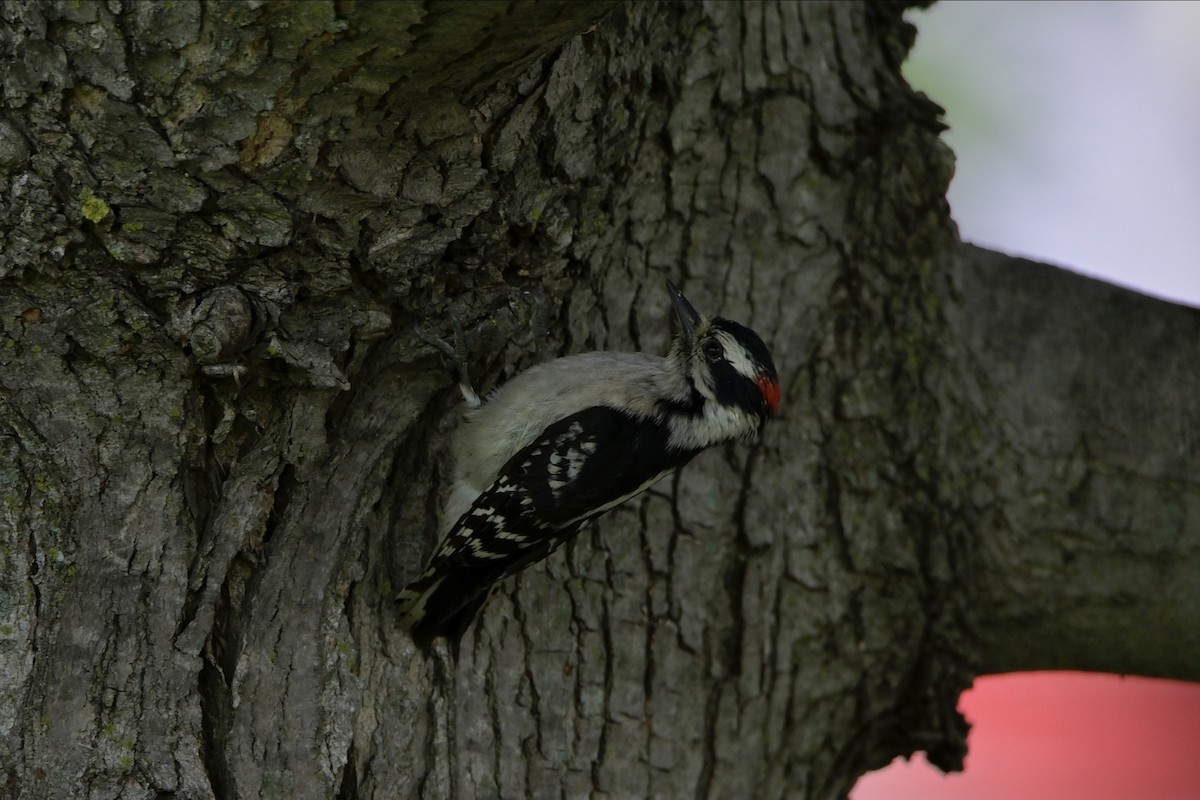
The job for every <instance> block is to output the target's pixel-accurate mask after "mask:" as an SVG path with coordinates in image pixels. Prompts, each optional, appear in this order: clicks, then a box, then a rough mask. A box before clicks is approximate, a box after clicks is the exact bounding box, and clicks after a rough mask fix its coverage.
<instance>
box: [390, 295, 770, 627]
mask: <svg viewBox="0 0 1200 800" xmlns="http://www.w3.org/2000/svg"><path fill="white" fill-rule="evenodd" d="M667 289H668V291H669V292H670V295H671V301H672V303H674V306H675V313H676V314H677V315H678V317H679V322H680V326H681V328H682V330H681V331H680V333H679V335H678V336H677V337H676V339H675V342H674V345H673V347H672V348H671V352H670V354H669V355H668V356H667V357H666V358H661V357H659V356H653V355H649V354H646V353H613V352H597V353H582V354H580V355H573V356H566V357H564V358H557V359H554V360H553V361H548V362H546V363H544V364H539V365H537V366H534V367H531V368H530V369H528V370H526V371H525V372H522V373H521V374H519V375H517V376H516V377H514V378H513V379H512V380H510V381H508V382H507V383H506V384H504V386H502V387H501V388H500V389H498V390H496V391H494V392H493V393H492V394H491V395H489V396H488V398H487V399H486V401H484V402H482V403H481V402H480V401H479V399H478V397H477V396H476V395H475V393H474V391H473V390H472V389H471V388H470V385H469V384H468V383H466V382H465V381H464V384H463V394H464V395H465V396H466V398H467V401H468V405H471V406H473V408H471V409H470V410H468V411H467V414H466V418H465V419H464V420H463V421H462V423H461V424H460V426H459V428H458V429H457V430H456V431H455V434H454V440H453V443H452V445H451V450H452V453H453V456H454V469H455V479H454V485H453V488H452V490H451V493H450V496H449V498H448V500H447V503H446V509H445V517H444V522H445V523H446V524H447V525H448V526H449V527H448V529H447V530H446V532H445V535H444V536H443V538H442V541H441V544H440V545H439V546H438V548H437V551H436V552H435V553H434V556H433V558H432V559H431V560H430V562H429V566H428V567H426V569H425V571H424V572H422V573H421V575H420V576H418V577H417V578H416V579H415V580H414V581H413V582H412V583H410V584H409V585H408V586H406V587H405V588H404V589H403V590H401V591H400V593H399V596H398V597H397V600H398V602H399V604H400V613H401V622H402V625H403V626H404V627H405V628H406V629H407V630H409V632H410V633H411V635H412V637H413V639H414V641H416V642H417V643H418V644H420V645H422V646H427V645H428V644H429V643H430V642H431V641H432V639H433V638H434V637H436V636H447V637H449V638H451V639H452V641H453V642H455V643H457V640H458V638H459V637H461V635H462V633H463V632H464V631H465V630H466V627H467V626H468V625H469V624H470V622H471V620H472V619H473V618H474V617H475V614H476V613H477V612H478V611H479V609H480V607H481V606H482V605H483V603H484V602H485V601H486V600H487V598H488V595H489V594H490V592H491V591H492V589H493V588H494V587H495V586H496V584H497V583H498V582H499V581H500V580H502V579H503V578H505V577H507V576H509V575H513V574H515V573H517V572H519V571H520V570H522V569H524V568H525V567H527V566H529V565H530V564H533V563H535V562H537V561H540V560H542V559H543V558H545V557H546V556H548V555H550V553H552V552H554V551H555V550H556V549H558V547H560V546H561V545H562V544H563V543H564V542H567V541H569V540H570V539H571V538H572V537H573V536H574V535H575V534H576V533H578V532H579V529H580V528H582V527H583V526H584V525H585V524H586V523H587V522H589V521H590V520H592V519H594V518H596V517H598V516H600V515H601V514H603V513H604V512H605V511H608V510H609V509H610V508H612V507H614V506H616V505H619V504H620V503H623V502H624V501H626V500H628V499H629V498H631V497H633V496H634V495H636V494H639V493H640V492H642V491H645V490H646V489H647V488H649V487H650V486H651V485H652V484H654V483H655V482H656V481H658V480H659V479H660V478H662V477H664V476H666V475H668V474H670V473H671V472H672V471H673V470H675V469H676V468H677V467H680V466H682V465H683V464H686V463H687V462H688V461H690V460H691V459H692V457H693V456H695V455H696V454H697V453H699V452H700V451H701V450H704V449H705V448H707V447H712V446H713V445H717V444H721V443H723V442H731V441H736V440H743V441H747V440H753V439H755V438H756V437H757V436H758V435H759V433H761V431H762V429H763V426H764V425H765V424H766V422H767V419H768V418H770V417H771V416H774V415H775V414H776V413H778V411H779V399H780V390H779V376H778V375H777V374H776V372H775V365H774V363H773V362H772V361H771V354H770V352H768V350H767V348H766V345H764V344H763V341H762V339H760V338H759V336H758V334H756V333H755V332H754V331H752V330H750V329H749V328H747V327H745V326H743V325H739V324H738V323H736V322H732V321H730V320H727V319H722V318H721V317H716V318H714V319H706V318H705V317H702V316H701V315H700V314H698V313H697V312H696V310H695V309H694V308H693V307H692V304H691V303H689V302H688V301H687V298H685V297H684V296H683V293H682V292H680V291H679V289H677V288H676V287H675V285H674V284H672V283H671V282H670V281H667Z"/></svg>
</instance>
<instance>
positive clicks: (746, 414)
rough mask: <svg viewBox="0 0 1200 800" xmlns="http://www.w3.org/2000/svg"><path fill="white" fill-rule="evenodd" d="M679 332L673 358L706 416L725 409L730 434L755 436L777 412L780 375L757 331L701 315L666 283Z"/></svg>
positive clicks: (677, 289) (728, 321)
mask: <svg viewBox="0 0 1200 800" xmlns="http://www.w3.org/2000/svg"><path fill="white" fill-rule="evenodd" d="M667 291H668V292H669V293H670V295H671V302H672V303H673V304H674V306H675V313H676V315H678V317H679V324H680V326H681V328H682V330H681V331H680V333H679V336H678V337H677V338H676V339H675V345H674V347H673V349H672V351H671V359H672V360H673V361H674V362H675V363H676V364H677V366H678V367H679V368H680V369H681V370H682V371H683V373H684V375H685V377H686V378H687V379H688V380H689V381H690V382H691V385H692V388H693V390H694V391H695V392H696V393H697V394H699V396H700V397H701V398H703V404H702V405H703V406H704V407H705V408H704V413H705V415H707V416H712V415H714V414H717V413H718V411H724V412H725V415H726V416H728V417H730V423H731V424H736V423H737V422H739V421H745V422H747V423H749V424H748V425H737V427H738V428H739V430H737V431H736V436H735V437H734V438H744V437H747V436H749V437H753V436H754V435H757V434H758V433H759V432H761V431H762V428H763V425H765V424H766V422H767V420H768V419H769V418H770V417H773V416H775V415H776V414H778V413H779V400H780V389H779V375H778V373H776V372H775V362H774V361H772V360H771V353H770V351H769V350H767V346H766V345H765V344H763V340H762V339H761V338H760V337H759V335H758V334H757V333H755V332H754V331H752V330H750V329H749V328H747V327H746V326H745V325H740V324H738V323H736V322H733V321H732V320H728V319H724V318H722V317H714V318H712V319H708V318H706V317H704V316H701V315H700V314H699V313H698V312H697V311H696V309H695V308H693V307H692V304H691V303H689V302H688V299H687V298H686V297H684V296H683V292H681V291H679V288H678V287H677V286H675V284H673V283H671V282H670V281H667Z"/></svg>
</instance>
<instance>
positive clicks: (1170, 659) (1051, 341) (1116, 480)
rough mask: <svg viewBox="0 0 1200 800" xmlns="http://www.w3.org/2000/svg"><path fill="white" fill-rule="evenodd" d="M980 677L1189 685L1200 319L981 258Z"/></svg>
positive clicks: (1199, 494)
mask: <svg viewBox="0 0 1200 800" xmlns="http://www.w3.org/2000/svg"><path fill="white" fill-rule="evenodd" d="M960 265H961V269H962V279H963V292H964V299H965V304H964V307H965V312H966V319H965V329H966V330H967V332H968V336H967V337H966V341H967V346H968V347H969V349H970V355H971V357H972V358H973V359H974V360H975V363H976V365H977V367H978V375H979V380H980V382H981V383H982V384H984V385H985V388H986V392H987V395H986V396H988V397H989V398H990V405H991V412H992V414H991V419H992V420H993V422H994V426H993V429H992V431H991V434H992V435H991V436H990V437H987V438H985V440H984V442H985V444H984V446H983V447H982V448H981V451H980V455H981V457H982V458H983V459H984V460H985V462H986V465H987V468H986V469H985V472H984V474H985V475H988V476H990V479H989V480H988V481H986V484H985V485H981V486H979V487H977V490H976V497H975V499H976V501H977V509H978V511H979V513H980V518H979V521H978V525H977V527H976V530H977V531H978V534H979V536H980V539H981V541H980V551H981V556H982V566H983V568H982V569H981V570H980V572H979V575H980V580H979V582H978V584H977V586H976V587H975V591H976V592H977V594H978V598H979V608H980V609H981V611H980V614H981V618H980V623H981V625H980V632H981V638H982V642H981V644H982V671H983V672H1005V671H1010V670H1031V669H1083V670H1100V671H1107V672H1117V673H1138V674H1143V675H1153V676H1161V677H1170V678H1179V679H1186V680H1197V679H1200V626H1197V624H1196V620H1197V619H1200V402H1198V400H1197V398H1200V369H1197V365H1198V364H1200V311H1198V310H1197V309H1194V308H1189V307H1186V306H1179V305H1172V304H1169V303H1165V302H1163V301H1160V300H1155V299H1153V298H1150V297H1145V296H1143V295H1139V294H1136V293H1134V292H1131V291H1128V290H1125V289H1121V288H1118V287H1115V286H1110V285H1108V284H1104V283H1101V282H1099V281H1096V280H1092V279H1089V278H1085V277H1082V276H1080V275H1076V274H1073V273H1070V272H1067V271H1065V270H1061V269H1056V268H1053V267H1050V266H1047V265H1044V264H1037V263H1034V262H1031V261H1026V260H1024V259H1019V258H1010V257H1008V256H1004V255H1002V254H999V253H994V252H990V251H987V250H983V249H980V248H977V247H971V246H964V247H963V249H962V251H961V256H960Z"/></svg>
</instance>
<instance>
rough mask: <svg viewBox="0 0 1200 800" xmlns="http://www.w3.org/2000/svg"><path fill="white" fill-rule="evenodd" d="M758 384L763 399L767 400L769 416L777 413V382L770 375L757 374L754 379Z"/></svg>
mask: <svg viewBox="0 0 1200 800" xmlns="http://www.w3.org/2000/svg"><path fill="white" fill-rule="evenodd" d="M754 382H755V383H757V384H758V390H759V391H760V392H762V396H763V399H764V400H766V401H767V408H769V409H771V416H775V415H776V414H778V413H779V397H780V391H779V382H778V381H776V380H775V379H773V378H772V377H771V376H770V375H759V376H758V377H757V378H755V379H754Z"/></svg>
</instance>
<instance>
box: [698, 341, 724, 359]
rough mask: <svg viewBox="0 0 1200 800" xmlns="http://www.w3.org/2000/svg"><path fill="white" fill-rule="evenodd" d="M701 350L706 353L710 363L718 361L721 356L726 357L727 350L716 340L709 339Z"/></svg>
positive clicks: (701, 346)
mask: <svg viewBox="0 0 1200 800" xmlns="http://www.w3.org/2000/svg"><path fill="white" fill-rule="evenodd" d="M700 349H701V350H703V351H704V356H705V357H706V358H707V359H708V360H709V361H716V360H717V359H719V358H721V356H723V355H725V350H724V348H722V347H721V343H720V342H718V341H716V340H715V339H709V340H708V341H707V342H705V343H704V344H702V345H700Z"/></svg>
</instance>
